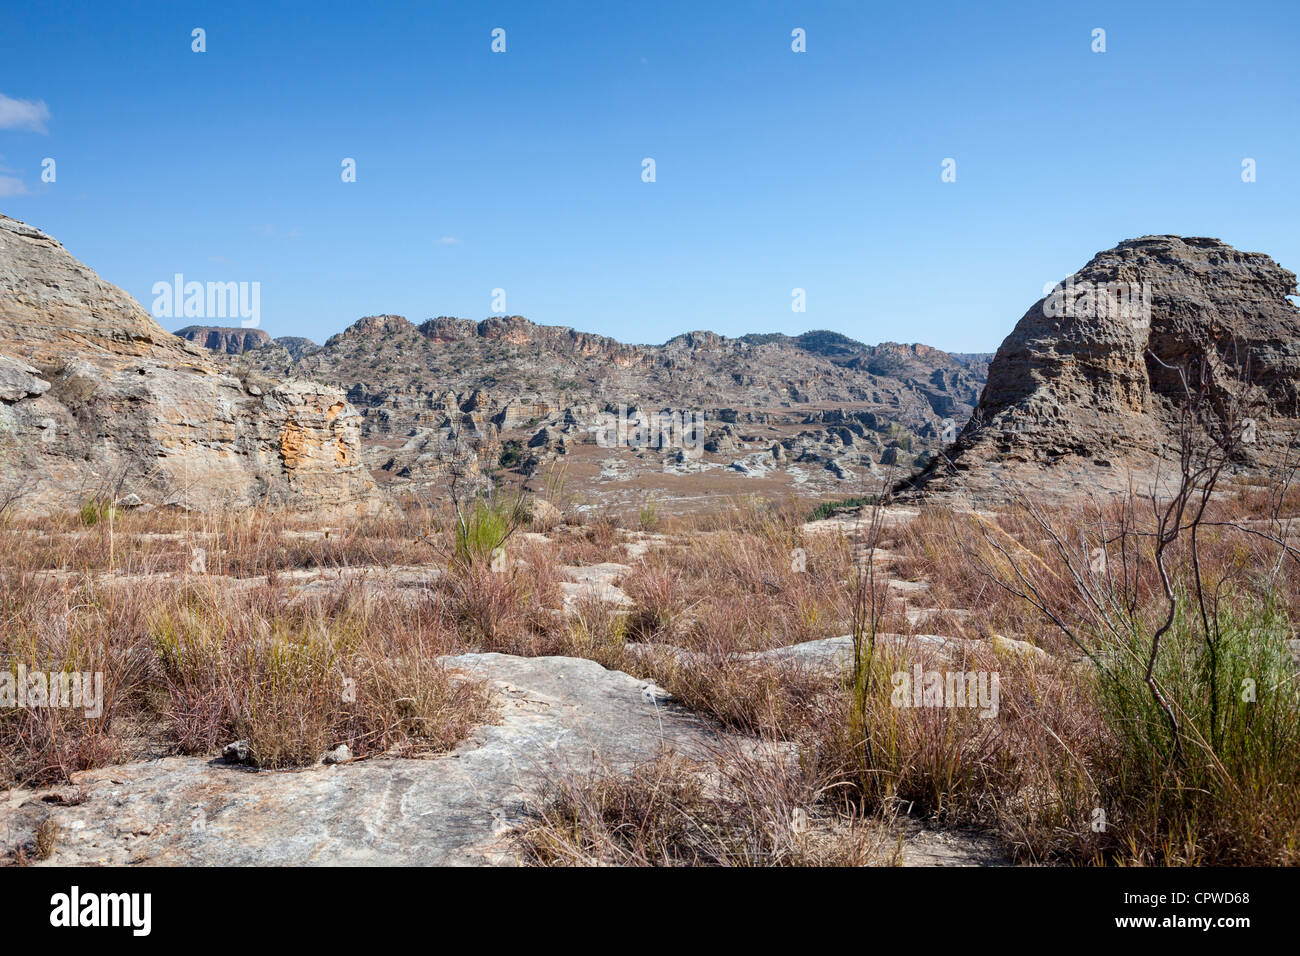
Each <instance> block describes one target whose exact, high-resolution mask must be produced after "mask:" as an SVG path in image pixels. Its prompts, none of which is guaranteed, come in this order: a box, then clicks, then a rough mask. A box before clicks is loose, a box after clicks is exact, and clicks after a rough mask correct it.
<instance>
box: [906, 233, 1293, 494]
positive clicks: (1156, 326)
mask: <svg viewBox="0 0 1300 956" xmlns="http://www.w3.org/2000/svg"><path fill="white" fill-rule="evenodd" d="M1295 292H1296V277H1295V274H1294V273H1292V272H1290V271H1288V270H1286V269H1284V268H1282V267H1281V266H1279V265H1278V264H1277V263H1276V262H1274V261H1273V260H1272V259H1271V258H1269V257H1268V256H1267V255H1264V254H1262V253H1255V252H1240V251H1238V250H1236V249H1234V248H1233V247H1232V246H1229V245H1227V244H1226V243H1223V242H1221V241H1219V240H1218V239H1205V238H1196V237H1193V238H1181V237H1179V236H1144V237H1142V238H1140V239H1130V240H1127V241H1125V242H1121V243H1120V244H1119V245H1118V246H1116V247H1115V248H1114V249H1109V250H1107V251H1105V252H1101V253H1098V254H1097V255H1096V256H1094V257H1093V259H1092V260H1091V261H1090V262H1089V263H1088V264H1087V265H1086V266H1084V267H1083V268H1082V269H1081V270H1079V271H1078V272H1077V273H1075V274H1074V275H1072V276H1070V277H1069V278H1067V279H1066V280H1065V281H1064V282H1063V283H1061V284H1059V285H1058V286H1057V288H1056V289H1055V290H1054V291H1053V292H1052V294H1050V295H1047V296H1044V298H1043V299H1041V300H1039V301H1038V302H1037V303H1035V304H1034V306H1033V307H1032V308H1030V310H1029V311H1028V312H1026V313H1025V315H1024V317H1023V318H1021V319H1020V321H1019V323H1017V325H1016V327H1015V330H1014V331H1013V332H1012V333H1011V334H1010V335H1009V336H1008V337H1007V339H1006V341H1004V342H1003V343H1002V346H1001V348H999V349H998V351H997V354H996V355H995V357H994V359H993V362H992V364H991V365H990V367H989V372H988V384H987V385H986V386H985V388H984V392H983V394H982V396H981V398H980V401H979V405H978V408H977V409H976V411H975V414H974V416H973V417H972V419H971V421H970V422H969V424H967V425H966V427H965V428H964V429H963V431H962V432H961V434H960V436H959V438H958V440H957V442H956V443H955V445H954V447H953V448H952V449H951V450H950V451H949V452H948V454H947V457H946V459H936V460H935V461H934V462H933V463H932V464H931V466H930V467H929V468H927V469H926V471H925V473H924V474H923V475H922V476H921V478H920V479H919V480H918V481H917V482H916V487H918V488H920V489H923V490H924V491H925V492H927V493H932V492H948V491H957V490H960V491H965V492H969V493H972V494H975V495H981V496H983V495H998V494H1002V493H1005V490H1006V487H1007V485H1008V483H1016V484H1020V485H1024V486H1029V487H1038V488H1044V489H1048V490H1052V491H1064V492H1085V491H1089V490H1092V489H1094V488H1112V489H1117V490H1122V489H1123V488H1125V487H1127V485H1128V482H1129V477H1130V475H1133V476H1136V477H1137V478H1138V481H1139V486H1140V487H1142V486H1144V483H1149V481H1150V480H1151V479H1152V477H1153V475H1154V473H1155V469H1156V467H1157V465H1158V464H1159V463H1160V461H1161V460H1162V459H1166V460H1167V459H1168V457H1169V455H1170V453H1171V452H1172V451H1174V450H1176V448H1177V430H1178V424H1179V420H1180V414H1181V409H1182V407H1183V404H1184V401H1185V396H1186V391H1185V388H1184V385H1183V379H1182V378H1181V377H1180V374H1179V370H1180V369H1194V368H1196V367H1198V366H1199V365H1201V364H1203V365H1204V366H1205V369H1206V372H1207V379H1206V381H1207V386H1206V387H1207V398H1208V401H1209V403H1210V404H1211V405H1212V406H1213V407H1215V408H1226V407H1229V406H1230V405H1231V404H1232V403H1233V402H1234V401H1235V400H1237V399H1239V398H1243V399H1244V400H1245V401H1246V407H1245V415H1248V416H1249V417H1250V418H1251V419H1252V420H1253V422H1254V428H1253V429H1252V432H1253V434H1252V435H1251V438H1252V439H1253V440H1252V442H1251V443H1250V444H1249V445H1248V446H1247V447H1246V449H1245V450H1246V454H1245V455H1244V456H1243V460H1242V462H1241V465H1242V467H1246V468H1249V467H1251V466H1266V465H1269V464H1272V463H1275V462H1277V461H1278V460H1280V458H1281V457H1282V456H1283V455H1284V454H1285V453H1286V450H1287V449H1288V448H1289V447H1290V446H1291V444H1292V443H1293V442H1295V441H1296V439H1297V434H1298V433H1300V414H1298V413H1300V310H1298V309H1297V308H1296V306H1295V305H1294V304H1293V303H1292V302H1291V301H1290V300H1289V299H1288V296H1292V295H1294V294H1295ZM1193 378H1195V374H1193Z"/></svg>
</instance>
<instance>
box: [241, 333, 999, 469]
mask: <svg viewBox="0 0 1300 956" xmlns="http://www.w3.org/2000/svg"><path fill="white" fill-rule="evenodd" d="M278 341H279V340H277V343H278ZM291 361H294V357H293V356H292V354H291V353H290V352H289V351H287V350H282V349H279V348H263V349H258V350H256V351H253V352H250V353H247V354H244V355H240V356H238V357H236V358H234V359H232V360H231V362H232V364H234V366H235V367H236V368H244V369H256V370H259V371H263V372H268V371H271V370H273V369H274V370H280V371H282V370H283V368H284V367H285V366H286V365H287V364H288V363H290V362H291ZM986 366H987V362H986V361H985V360H984V359H983V357H981V356H954V355H950V354H949V353H947V352H942V351H940V350H938V349H932V348H929V347H927V346H924V345H897V344H894V343H886V344H883V345H878V346H868V345H864V344H863V343H861V342H857V341H855V340H853V339H850V338H848V337H846V336H843V335H839V334H837V333H833V332H809V333H805V334H804V335H800V336H795V337H791V336H786V335H747V336H744V337H742V338H739V339H733V338H727V337H725V336H721V335H717V334H716V333H713V332H688V333H685V334H683V335H679V336H677V337H675V338H673V339H670V340H669V341H668V342H666V343H664V344H663V345H627V344H624V343H621V342H618V341H616V340H614V339H611V338H608V337H606V336H601V335H592V334H588V333H583V332H578V331H575V330H574V329H571V328H567V327H563V326H544V325H537V324H535V323H533V322H530V321H528V320H527V319H525V318H523V317H522V316H496V317H493V318H489V319H486V320H484V321H482V322H473V321H470V320H467V319H456V318H449V317H445V316H444V317H440V318H435V319H430V320H428V321H426V322H423V323H421V324H419V325H416V324H414V323H412V322H409V321H408V320H407V319H405V318H404V317H402V316H399V315H377V316H368V317H366V318H363V319H360V320H358V321H357V322H356V323H354V324H353V325H352V326H351V327H349V328H348V329H347V330H345V331H344V332H342V333H340V334H338V335H335V336H333V337H331V338H330V339H329V340H328V341H326V342H325V344H324V345H323V346H321V347H320V348H319V349H317V350H315V351H311V352H305V353H303V354H302V356H301V357H300V358H299V359H298V360H297V365H296V366H295V370H296V371H297V373H298V374H300V375H303V376H304V377H308V378H312V379H314V380H316V381H322V382H327V383H329V384H331V385H335V386H338V387H340V388H343V389H345V390H346V391H347V394H348V398H349V400H350V401H351V402H352V403H353V404H354V405H356V406H357V407H358V409H360V411H361V414H362V416H363V419H364V426H363V436H364V437H365V439H366V444H367V449H368V451H367V456H368V462H369V464H370V466H371V468H372V469H373V472H374V474H375V475H376V477H377V478H378V479H380V480H382V481H383V482H384V483H385V484H388V485H391V486H393V488H394V490H395V491H397V490H401V489H402V488H404V487H409V488H412V489H418V488H421V487H425V488H435V487H437V486H439V485H440V484H441V483H442V482H443V481H444V480H445V471H446V469H447V467H448V466H449V465H450V464H451V463H453V462H455V463H458V464H459V465H461V466H469V467H470V470H471V471H474V472H477V471H478V470H479V469H482V470H484V471H486V470H488V469H491V468H495V467H497V466H498V465H502V466H503V467H506V468H509V469H511V470H515V471H518V472H519V473H520V474H522V475H532V474H534V473H535V472H536V471H537V470H538V469H539V468H541V467H542V466H543V465H544V464H545V463H546V462H548V461H551V460H556V459H559V458H566V459H568V460H570V461H571V460H573V459H574V455H573V452H574V451H575V450H576V451H578V452H579V456H578V457H581V452H582V449H581V447H580V446H583V445H592V444H595V443H596V442H597V439H596V438H595V437H594V436H595V429H596V428H597V427H598V426H599V423H600V422H601V421H602V420H604V419H606V418H607V416H608V415H610V414H617V412H618V410H619V408H620V407H624V408H627V409H629V414H630V415H631V416H632V417H634V418H635V417H637V416H644V420H647V421H648V420H649V417H650V416H658V415H661V414H663V415H668V416H676V417H677V418H678V419H679V420H691V421H697V420H698V421H702V422H704V423H705V425H704V427H705V433H703V434H701V436H700V438H701V443H705V442H707V443H708V445H707V446H706V451H707V452H708V454H709V455H718V456H720V457H719V459H715V460H711V459H707V458H706V460H702V461H694V460H692V461H689V462H686V463H685V465H684V466H681V467H679V465H680V463H675V462H673V461H666V460H664V459H665V458H666V457H671V452H672V449H671V448H668V449H666V448H664V447H662V444H656V445H653V446H652V447H650V448H649V451H650V452H653V453H654V455H655V456H656V457H655V459H654V460H653V461H649V462H648V464H647V466H646V467H647V468H649V469H650V470H654V471H658V472H659V473H660V474H661V475H662V474H663V473H667V472H673V473H676V472H678V471H687V472H689V473H690V474H692V475H695V474H698V473H699V472H700V471H701V470H708V469H710V468H712V469H716V470H717V471H719V472H723V471H727V470H728V467H729V466H730V465H731V464H732V463H733V460H734V459H736V458H737V457H739V456H743V455H745V454H746V453H757V451H758V450H759V449H760V448H761V449H762V450H763V451H764V452H767V451H769V450H770V448H771V446H772V444H773V443H774V442H779V443H781V444H782V445H783V451H782V453H781V459H780V461H781V468H780V471H781V472H782V473H786V470H787V469H791V468H792V469H793V470H792V471H789V472H788V474H789V476H797V478H798V480H804V479H805V478H807V480H809V481H812V483H813V484H818V480H821V479H824V483H826V484H835V483H837V481H840V480H847V479H848V478H851V477H853V476H855V475H870V474H873V473H874V471H875V468H876V466H877V465H879V464H881V463H885V462H887V461H893V460H895V459H897V460H898V461H899V465H900V467H902V468H904V469H907V468H911V467H912V463H913V461H914V460H915V459H916V458H917V457H918V455H921V454H922V453H924V452H926V451H927V450H928V451H934V450H937V449H938V448H939V447H940V442H941V436H942V435H943V434H944V433H945V430H946V429H948V428H952V429H953V430H955V428H956V427H959V426H960V425H961V424H962V423H964V422H965V420H966V418H967V417H968V416H969V415H970V412H971V410H972V409H973V408H974V406H975V402H976V401H977V399H978V395H979V389H980V388H981V387H982V385H983V382H984V374H985V370H986ZM741 425H761V426H763V428H762V429H743V428H741V429H739V431H737V429H738V428H739V426H741ZM760 432H761V433H762V434H761V435H760ZM747 436H751V437H752V436H758V437H754V438H753V440H748V437H747ZM516 445H517V446H518V448H520V449H522V453H519V454H516V453H515V451H514V446H516ZM503 453H504V454H505V462H506V463H505V464H502V455H503ZM774 470H776V469H775V468H774V466H773V462H772V460H771V456H770V455H769V456H768V461H767V462H766V466H765V467H764V468H763V469H761V472H762V474H764V475H766V474H770V473H772V472H773V471H774ZM733 472H734V473H741V472H742V469H740V468H734V469H733ZM744 473H747V474H751V475H752V474H757V471H756V470H755V469H754V468H752V467H750V465H749V464H745V465H744ZM809 476H814V477H816V478H817V479H818V480H813V478H812V477H809ZM629 477H630V475H629Z"/></svg>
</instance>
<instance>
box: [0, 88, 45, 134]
mask: <svg viewBox="0 0 1300 956" xmlns="http://www.w3.org/2000/svg"><path fill="white" fill-rule="evenodd" d="M49 118H50V108H49V107H48V106H46V105H45V101H44V100H16V99H14V98H13V97H10V96H5V95H4V94H3V93H0V129H26V130H31V131H32V132H33V133H45V132H48V131H47V130H46V129H45V123H46V121H47V120H48V119H49Z"/></svg>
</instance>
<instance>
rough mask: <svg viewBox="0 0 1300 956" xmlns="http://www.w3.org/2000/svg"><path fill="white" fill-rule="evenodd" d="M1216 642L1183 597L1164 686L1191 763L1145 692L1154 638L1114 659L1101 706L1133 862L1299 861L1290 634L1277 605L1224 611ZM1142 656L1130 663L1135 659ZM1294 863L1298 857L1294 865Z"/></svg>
mask: <svg viewBox="0 0 1300 956" xmlns="http://www.w3.org/2000/svg"><path fill="white" fill-rule="evenodd" d="M1210 628H1211V632H1213V633H1217V636H1216V637H1215V638H1214V640H1213V647H1211V643H1210V642H1208V641H1207V640H1206V638H1205V635H1204V632H1203V628H1202V625H1201V621H1200V618H1199V613H1198V612H1197V611H1196V605H1195V604H1194V603H1191V602H1190V600H1189V597H1188V596H1187V595H1185V594H1184V595H1182V597H1181V600H1180V603H1179V614H1178V615H1177V616H1176V618H1175V620H1174V623H1173V626H1172V627H1171V628H1170V629H1169V631H1168V632H1166V634H1165V636H1164V638H1163V639H1162V642H1161V647H1160V653H1159V655H1158V656H1157V659H1156V666H1155V670H1154V672H1153V673H1154V676H1155V678H1156V681H1157V682H1158V685H1159V687H1160V689H1161V692H1162V693H1163V694H1164V696H1165V697H1166V698H1167V699H1168V701H1169V703H1170V706H1171V708H1172V709H1173V712H1174V714H1175V716H1176V717H1177V718H1178V723H1179V730H1178V740H1179V742H1180V743H1181V748H1180V750H1181V754H1180V755H1179V754H1176V753H1175V747H1174V742H1175V738H1174V734H1173V730H1172V728H1171V726H1170V724H1169V720H1168V717H1167V716H1166V714H1165V712H1164V711H1163V710H1162V709H1161V708H1160V707H1159V706H1158V705H1157V703H1156V701H1155V698H1154V697H1153V696H1152V694H1151V692H1150V689H1149V688H1148V687H1147V684H1146V661H1147V656H1148V654H1149V651H1150V643H1149V641H1150V637H1149V635H1145V636H1142V637H1140V638H1139V639H1138V640H1137V641H1135V642H1134V644H1133V645H1132V647H1131V648H1129V649H1125V648H1118V649H1117V650H1116V651H1115V652H1113V653H1112V654H1111V657H1112V661H1111V664H1110V666H1109V667H1108V668H1107V670H1106V672H1104V673H1100V674H1099V676H1098V677H1097V700H1098V702H1099V706H1100V709H1101V713H1102V716H1103V719H1104V720H1105V723H1106V725H1107V727H1108V728H1109V730H1110V732H1111V734H1112V735H1113V737H1114V740H1113V741H1109V742H1107V744H1106V745H1105V746H1102V747H1099V755H1098V761H1099V764H1100V766H1101V768H1102V770H1103V773H1102V775H1101V782H1102V794H1103V800H1104V801H1105V802H1106V803H1107V804H1108V805H1107V806H1103V807H1102V809H1104V810H1106V812H1107V814H1108V816H1109V817H1110V818H1111V826H1112V828H1117V829H1118V830H1119V832H1121V833H1123V834H1125V836H1124V838H1123V839H1124V842H1125V844H1126V845H1127V852H1132V850H1133V848H1134V847H1135V846H1140V847H1142V848H1143V855H1145V857H1147V858H1148V859H1149V860H1150V862H1156V863H1163V864H1196V863H1232V862H1255V863H1259V862H1264V861H1266V860H1273V861H1277V862H1284V861H1286V860H1287V859H1289V861H1290V862H1295V859H1296V854H1297V852H1298V851H1300V692H1298V690H1297V678H1296V664H1295V662H1294V661H1293V660H1292V658H1291V655H1290V653H1289V651H1288V647H1287V640H1288V638H1289V637H1290V634H1291V628H1290V623H1289V621H1288V620H1287V618H1286V615H1285V614H1284V612H1283V611H1282V609H1281V608H1280V607H1279V606H1278V605H1277V604H1276V603H1274V601H1273V600H1272V599H1271V598H1270V599H1267V600H1260V599H1258V598H1247V597H1239V598H1235V599H1232V600H1230V601H1225V602H1224V603H1223V604H1222V605H1221V606H1220V607H1219V608H1218V610H1217V615H1215V614H1213V613H1212V615H1211V617H1210ZM1129 651H1131V653H1130V652H1129ZM1288 855H1289V857H1288Z"/></svg>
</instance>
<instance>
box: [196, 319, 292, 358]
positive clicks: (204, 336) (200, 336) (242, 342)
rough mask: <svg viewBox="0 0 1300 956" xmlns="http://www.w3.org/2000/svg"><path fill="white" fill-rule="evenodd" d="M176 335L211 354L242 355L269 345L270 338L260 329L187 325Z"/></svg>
mask: <svg viewBox="0 0 1300 956" xmlns="http://www.w3.org/2000/svg"><path fill="white" fill-rule="evenodd" d="M176 334H177V335H179V336H180V337H181V338H183V339H184V340H185V341H187V342H193V343H194V344H195V345H201V346H203V347H204V348H205V349H208V350H209V351H212V352H225V353H226V354H227V355H242V354H243V353H244V352H247V351H248V350H249V349H259V348H261V347H262V346H264V345H270V344H271V336H269V335H267V334H266V332H264V331H263V330H262V329H232V328H227V327H224V326H214V325H187V326H185V328H183V329H177V330H176Z"/></svg>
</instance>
